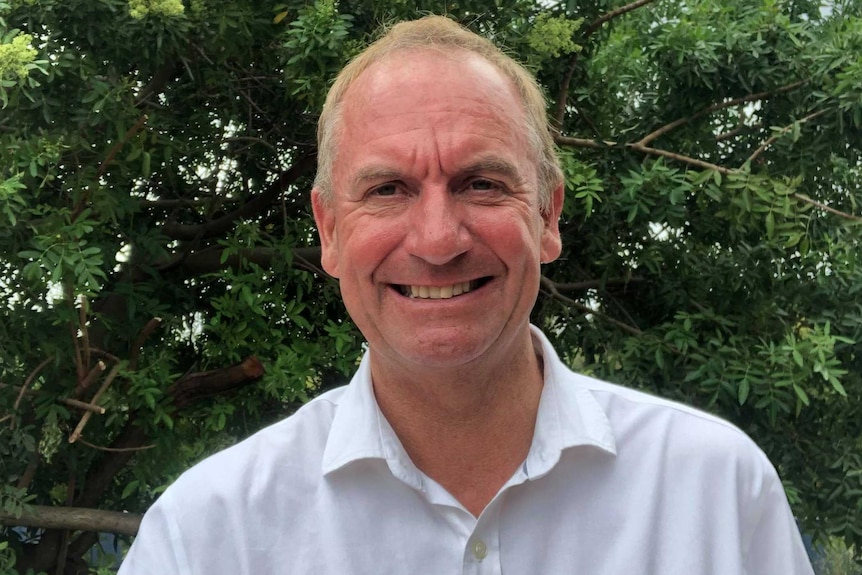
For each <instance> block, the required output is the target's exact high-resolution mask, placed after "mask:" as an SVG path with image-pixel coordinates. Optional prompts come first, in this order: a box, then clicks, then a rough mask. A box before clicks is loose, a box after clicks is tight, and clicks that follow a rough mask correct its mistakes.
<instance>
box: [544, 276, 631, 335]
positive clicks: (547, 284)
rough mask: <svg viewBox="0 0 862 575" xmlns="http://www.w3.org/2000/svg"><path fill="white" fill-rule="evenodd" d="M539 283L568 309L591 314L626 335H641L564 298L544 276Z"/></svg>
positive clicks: (616, 321)
mask: <svg viewBox="0 0 862 575" xmlns="http://www.w3.org/2000/svg"><path fill="white" fill-rule="evenodd" d="M541 282H542V286H544V287H545V288H546V289H547V290H548V291H549V292H550V293H551V296H553V298H554V299H556V300H559V301H561V302H562V303H564V304H566V305H568V306H570V307H573V308H575V309H577V310H578V311H581V312H583V313H585V314H591V315H593V316H595V317H597V318H599V319H601V320H603V321H606V322H609V323H611V324H613V325H615V326H617V327H618V328H620V329H621V330H623V331H625V332H626V333H629V334H631V335H642V334H643V332H642V331H641V330H639V329H638V328H636V327H632V326H630V325H628V324H626V323H623V322H621V321H618V320H615V319H614V318H612V317H608V316H606V315H602V314H601V313H599V312H597V311H596V310H594V309H592V308H591V307H589V306H586V305H584V304H582V303H580V302H576V301H575V300H573V299H571V298H568V297H566V296H564V295H563V294H561V293H560V291H559V290H558V289H557V284H555V283H554V282H553V281H552V280H551V279H549V278H547V277H545V276H542V279H541Z"/></svg>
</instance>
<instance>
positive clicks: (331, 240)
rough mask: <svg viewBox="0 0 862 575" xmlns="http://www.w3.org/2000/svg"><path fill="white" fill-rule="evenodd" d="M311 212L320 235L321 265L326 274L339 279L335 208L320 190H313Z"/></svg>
mask: <svg viewBox="0 0 862 575" xmlns="http://www.w3.org/2000/svg"><path fill="white" fill-rule="evenodd" d="M311 210H312V211H313V212H314V222H315V223H316V224H317V233H318V234H319V235H320V264H321V265H322V266H323V269H324V270H326V273H328V274H329V275H331V276H332V277H334V278H337V277H338V237H337V233H336V226H335V206H334V205H333V201H332V200H329V201H327V200H324V198H323V194H322V192H321V191H320V190H319V189H318V188H314V189H313V190H311Z"/></svg>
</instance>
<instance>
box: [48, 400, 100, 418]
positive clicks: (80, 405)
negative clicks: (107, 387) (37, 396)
mask: <svg viewBox="0 0 862 575" xmlns="http://www.w3.org/2000/svg"><path fill="white" fill-rule="evenodd" d="M57 401H59V402H61V403H65V404H66V405H68V406H69V407H77V408H78V409H83V410H85V411H92V412H93V413H97V414H99V415H105V408H104V407H102V406H101V405H93V404H91V403H86V402H83V401H78V400H77V399H65V398H64V399H58V400H57Z"/></svg>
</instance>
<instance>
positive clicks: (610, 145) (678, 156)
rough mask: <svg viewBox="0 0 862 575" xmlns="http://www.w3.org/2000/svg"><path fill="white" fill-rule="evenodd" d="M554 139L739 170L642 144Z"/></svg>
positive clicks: (726, 170)
mask: <svg viewBox="0 0 862 575" xmlns="http://www.w3.org/2000/svg"><path fill="white" fill-rule="evenodd" d="M554 141H555V142H556V143H557V144H559V145H560V146H572V147H575V148H592V149H594V150H607V149H609V148H620V147H623V148H627V149H629V150H634V151H636V152H640V153H642V154H646V155H648V156H659V157H662V158H668V159H669V160H674V161H677V162H682V163H683V164H688V165H689V166H695V167H698V168H703V169H705V170H715V171H717V172H720V173H722V174H725V175H727V174H734V173H738V172H739V170H735V169H733V168H725V167H723V166H719V165H718V164H713V163H711V162H705V161H703V160H698V159H697V158H692V157H690V156H684V155H682V154H677V153H676V152H668V151H667V150H660V149H658V148H650V147H649V146H642V145H640V144H638V143H637V142H635V143H628V144H618V143H616V142H610V141H607V140H603V141H598V140H586V139H584V138H569V137H566V136H555V137H554Z"/></svg>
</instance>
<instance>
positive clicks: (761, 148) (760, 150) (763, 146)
mask: <svg viewBox="0 0 862 575" xmlns="http://www.w3.org/2000/svg"><path fill="white" fill-rule="evenodd" d="M829 111H831V110H829V109H826V110H818V111H816V112H813V113H811V114H808V115H807V116H805V117H804V118H801V119H799V120H796V121H795V122H793V123H792V124H790V125H788V126H784V127H783V128H781V130H779V131H778V132H777V133H775V134H773V135H772V136H770V137H769V138H767V139H766V141H764V142H763V143H762V144H760V146H759V147H758V148H757V149H756V150H754V153H753V154H751V155H750V156H749V157H748V159H747V160H745V164H750V163H752V162H753V161H754V160H756V159H757V158H758V156H760V154H762V153H763V152H765V151H766V148H768V147H769V146H771V145H772V144H773V143H774V142H775V141H776V140H777V139H778V138H780V137H781V136H783V135H784V134H786V133H787V132H789V131H790V130H792V129H793V128H794V126H797V125H800V124H804V123H805V122H808V121H809V120H813V119H814V118H816V117H817V116H822V115H823V114H825V113H826V112H829ZM745 164H743V165H745Z"/></svg>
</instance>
